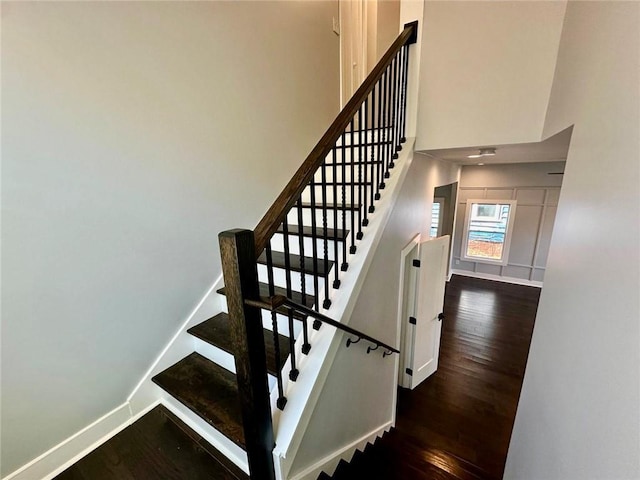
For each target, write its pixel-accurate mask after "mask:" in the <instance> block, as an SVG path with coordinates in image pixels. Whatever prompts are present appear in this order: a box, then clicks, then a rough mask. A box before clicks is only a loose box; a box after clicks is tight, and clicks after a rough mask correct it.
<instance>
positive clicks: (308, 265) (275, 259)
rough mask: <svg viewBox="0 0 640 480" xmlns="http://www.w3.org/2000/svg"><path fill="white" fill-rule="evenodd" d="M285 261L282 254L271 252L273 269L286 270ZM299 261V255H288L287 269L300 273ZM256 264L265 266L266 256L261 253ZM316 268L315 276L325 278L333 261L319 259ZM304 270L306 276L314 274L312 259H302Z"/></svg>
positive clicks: (284, 256)
mask: <svg viewBox="0 0 640 480" xmlns="http://www.w3.org/2000/svg"><path fill="white" fill-rule="evenodd" d="M286 259H287V256H286V255H285V254H284V252H271V260H272V265H273V267H274V268H286V262H285V260H286ZM300 259H301V256H300V255H296V254H295V253H290V254H289V258H288V260H289V268H290V269H291V270H292V271H294V272H302V268H300ZM258 263H260V264H262V265H266V264H267V254H266V253H265V252H263V253H262V255H260V257H258ZM317 267H318V271H317V276H318V277H326V276H327V275H329V271H331V269H332V268H333V261H332V260H327V261H326V262H325V261H323V260H321V259H318V260H317ZM304 268H305V273H307V274H308V275H313V274H314V273H313V271H312V270H313V258H312V257H304Z"/></svg>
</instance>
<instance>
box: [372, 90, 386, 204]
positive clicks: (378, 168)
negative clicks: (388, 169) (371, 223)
mask: <svg viewBox="0 0 640 480" xmlns="http://www.w3.org/2000/svg"><path fill="white" fill-rule="evenodd" d="M376 89H377V90H378V118H377V120H378V121H377V125H378V135H377V140H378V143H377V145H376V162H377V163H376V167H375V169H376V195H375V197H374V198H375V199H376V200H380V185H381V184H382V182H383V180H382V155H381V152H382V142H383V141H384V140H383V139H382V102H383V100H382V79H380V80H378V82H377V83H376ZM383 188H384V187H383Z"/></svg>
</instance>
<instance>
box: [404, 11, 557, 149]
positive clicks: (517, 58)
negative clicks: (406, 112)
mask: <svg viewBox="0 0 640 480" xmlns="http://www.w3.org/2000/svg"><path fill="white" fill-rule="evenodd" d="M565 4H566V2H564V1H549V2H540V1H500V2H497V1H460V2H458V1H430V0H427V1H425V6H424V22H422V28H423V32H424V34H423V36H422V61H421V73H420V78H421V83H420V99H419V108H418V112H419V113H418V134H417V136H416V137H417V140H416V149H417V150H427V149H436V148H451V147H461V146H471V145H473V146H475V145H496V144H508V143H522V142H532V141H539V140H540V137H541V133H542V126H543V123H544V117H545V113H546V106H547V102H548V100H549V94H550V92H551V83H552V80H553V69H554V66H555V60H556V55H557V51H558V42H559V38H560V30H561V27H562V18H563V14H564V10H565Z"/></svg>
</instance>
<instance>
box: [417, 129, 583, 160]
mask: <svg viewBox="0 0 640 480" xmlns="http://www.w3.org/2000/svg"><path fill="white" fill-rule="evenodd" d="M572 129H573V128H572V127H570V128H567V129H566V130H563V131H562V132H560V133H557V134H555V135H553V136H552V137H549V138H547V139H546V140H543V141H542V142H534V143H515V144H510V145H477V146H472V147H462V148H446V149H439V150H423V151H420V152H418V153H423V154H426V155H429V156H433V157H436V158H439V159H441V160H446V161H448V162H453V163H457V164H460V165H477V164H478V163H484V164H485V165H489V164H495V163H539V162H560V161H565V160H566V159H567V152H568V151H569V142H570V140H571V132H572ZM487 147H495V149H496V154H495V155H494V156H491V157H481V158H467V155H473V154H477V153H478V151H479V150H480V149H481V148H487Z"/></svg>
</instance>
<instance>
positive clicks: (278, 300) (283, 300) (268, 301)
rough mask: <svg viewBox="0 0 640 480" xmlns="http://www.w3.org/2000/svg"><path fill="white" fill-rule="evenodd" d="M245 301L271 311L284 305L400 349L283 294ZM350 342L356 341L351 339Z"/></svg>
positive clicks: (392, 349) (396, 350) (382, 344)
mask: <svg viewBox="0 0 640 480" xmlns="http://www.w3.org/2000/svg"><path fill="white" fill-rule="evenodd" d="M245 303H246V304H247V305H249V306H252V307H258V308H263V309H265V310H272V311H275V310H277V309H278V308H280V307H282V306H285V307H288V308H291V309H292V310H295V311H297V312H299V313H303V314H305V315H308V316H309V317H313V318H315V319H316V320H320V321H321V322H322V323H326V324H327V325H331V326H332V327H335V328H337V329H338V330H342V331H343V332H346V333H348V334H350V335H355V336H356V337H358V340H357V341H359V340H360V339H363V340H366V341H367V342H370V343H373V344H374V345H376V346H380V347H384V348H385V349H386V351H387V352H393V353H400V350H398V349H396V348H393V347H391V346H389V345H387V344H386V343H384V342H381V341H380V340H376V339H375V338H373V337H371V336H369V335H367V334H366V333H362V332H360V331H359V330H356V329H355V328H351V327H350V326H348V325H345V324H343V323H340V322H338V321H336V320H334V319H333V318H329V317H327V316H326V315H323V314H322V313H318V312H316V311H315V310H313V309H311V308H308V307H305V306H304V305H300V304H299V303H296V302H294V301H293V300H291V299H289V298H287V297H285V296H284V295H274V296H272V297H270V298H264V297H263V298H261V299H260V300H248V299H247V300H245ZM351 343H356V342H353V341H352V342H351ZM376 348H377V347H376ZM372 350H375V349H372ZM367 353H369V352H367Z"/></svg>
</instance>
